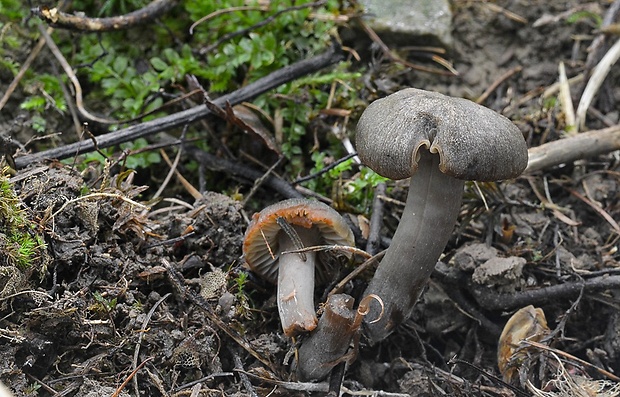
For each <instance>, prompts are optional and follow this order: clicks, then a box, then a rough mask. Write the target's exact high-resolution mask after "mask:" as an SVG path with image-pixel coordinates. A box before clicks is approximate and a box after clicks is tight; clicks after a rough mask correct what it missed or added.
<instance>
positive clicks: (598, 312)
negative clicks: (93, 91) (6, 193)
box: [0, 0, 620, 396]
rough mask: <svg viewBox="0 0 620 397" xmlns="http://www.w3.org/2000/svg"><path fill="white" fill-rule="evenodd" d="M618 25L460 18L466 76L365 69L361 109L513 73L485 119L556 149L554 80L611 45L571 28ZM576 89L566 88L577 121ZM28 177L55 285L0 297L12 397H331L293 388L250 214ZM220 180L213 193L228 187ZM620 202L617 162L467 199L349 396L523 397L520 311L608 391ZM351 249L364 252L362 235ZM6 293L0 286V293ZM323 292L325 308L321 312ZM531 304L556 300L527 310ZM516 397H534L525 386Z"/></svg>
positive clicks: (272, 197)
mask: <svg viewBox="0 0 620 397" xmlns="http://www.w3.org/2000/svg"><path fill="white" fill-rule="evenodd" d="M494 5H497V6H501V7H503V9H504V10H509V11H510V12H512V13H514V14H516V15H518V16H520V17H522V18H525V20H526V21H527V22H526V23H523V22H521V21H518V20H517V19H516V18H515V17H514V16H511V15H509V14H506V13H503V12H502V10H501V9H498V8H497V7H495V6H494ZM609 5H610V3H609V2H607V1H599V2H591V3H584V2H579V1H557V0H554V1H544V2H543V1H498V2H497V3H493V4H490V3H486V2H478V1H457V2H455V4H454V12H455V16H454V38H455V44H454V48H453V50H452V52H451V53H449V54H447V55H446V56H445V57H446V58H448V59H450V60H451V61H452V62H453V65H454V67H455V68H456V69H457V70H458V71H459V73H460V76H458V77H444V76H438V75H434V74H429V73H422V72H415V71H410V70H405V71H403V69H402V68H397V67H395V66H394V64H393V63H391V62H389V61H387V60H386V59H384V58H382V57H381V56H380V55H378V54H373V55H369V58H367V59H364V60H363V62H364V63H368V64H369V65H370V70H369V71H367V72H366V73H367V76H365V78H366V81H367V82H368V83H367V87H366V88H367V89H366V90H365V91H364V92H360V95H361V96H362V98H363V99H364V100H365V101H367V102H371V101H372V100H374V99H376V98H378V97H382V96H385V95H387V94H390V93H392V92H394V91H397V90H398V89H400V88H403V87H407V86H413V87H418V88H424V89H427V90H434V91H438V92H442V93H445V94H449V95H454V96H463V97H468V98H471V99H474V100H475V99H476V98H478V97H479V96H480V95H481V94H482V93H483V92H484V91H485V90H487V88H488V87H490V86H492V84H493V83H494V82H495V81H497V80H498V79H500V77H501V76H502V75H504V73H506V72H509V71H514V73H513V74H512V75H511V76H510V77H508V78H507V79H504V80H502V81H501V83H500V84H498V85H497V87H496V88H495V89H494V90H492V91H491V92H490V93H489V95H488V96H487V98H486V99H485V100H484V101H483V104H485V105H486V106H488V107H490V108H492V109H494V110H496V111H499V112H501V113H503V114H504V115H506V116H507V117H509V118H511V119H512V120H513V121H514V122H515V124H517V126H518V127H519V128H520V129H521V131H522V132H523V133H524V135H525V137H526V141H527V142H528V145H529V146H530V147H534V146H537V145H540V144H542V143H545V142H549V141H554V140H557V139H561V138H562V137H563V128H564V127H565V120H564V116H563V113H562V111H561V109H560V107H559V105H558V104H555V105H553V104H551V105H550V102H549V99H548V98H544V97H543V93H544V90H545V89H546V88H548V87H549V86H551V85H552V84H554V83H555V82H556V81H557V80H558V64H559V62H560V61H562V62H564V63H565V65H566V70H567V75H568V77H569V78H570V77H572V76H576V75H578V74H579V73H581V72H583V71H584V70H586V69H587V68H588V67H592V66H593V65H595V64H596V61H597V60H598V59H600V57H601V56H602V55H604V53H605V51H606V50H607V49H608V48H609V47H610V44H612V43H613V40H615V38H614V37H612V36H610V37H607V40H606V42H605V43H604V45H603V46H602V47H600V48H598V49H594V50H592V51H590V50H589V47H588V46H589V45H590V44H591V43H592V41H593V38H594V37H596V32H595V30H594V26H593V19H591V18H588V17H584V18H582V19H579V20H577V21H574V22H573V21H569V17H570V16H571V15H574V14H575V12H576V11H579V10H587V11H589V12H591V13H592V14H596V15H599V16H605V13H606V11H607V9H608V7H609ZM543 18H544V19H543ZM535 22H538V23H536V24H535ZM534 25H536V26H534ZM359 50H360V51H359V52H360V53H362V54H363V53H365V51H362V50H363V48H360V49H359ZM367 53H368V52H367ZM402 54H405V56H406V53H405V52H403V53H402ZM408 60H409V61H410V62H413V63H417V62H420V63H421V62H426V61H424V60H422V59H418V58H415V57H413V56H412V57H411V58H409V59H408ZM593 60H594V61H593ZM433 66H436V65H433ZM516 68H518V69H516ZM619 76H620V74H619V73H618V72H617V70H613V69H612V73H611V75H610V77H609V78H608V79H607V80H606V82H605V84H604V85H603V87H602V88H601V90H600V92H599V94H598V96H597V98H598V99H597V101H595V103H594V104H593V106H592V107H593V108H594V109H596V110H597V112H593V113H590V116H589V117H588V121H587V127H588V129H599V128H603V127H605V126H606V125H607V124H610V123H611V124H617V122H618V118H619V114H620V113H619V108H618V104H617V101H618V99H620V88H619V87H620V84H619V83H620V81H619ZM2 84H3V86H4V82H3V83H2ZM584 84H585V82H583V81H582V82H576V83H574V84H573V85H572V86H571V87H572V95H573V99H574V101H575V103H577V102H578V100H579V98H580V95H581V91H582V89H583V86H584ZM552 97H555V95H553V96H552ZM4 122H6V121H4ZM39 166H40V165H39ZM34 167H35V166H34V165H33V167H30V168H28V169H26V170H22V171H20V172H19V173H18V174H17V175H16V178H15V181H16V182H15V188H16V191H17V192H18V194H19V195H20V197H21V198H22V199H23V201H24V203H25V204H26V205H27V207H28V208H29V211H30V214H31V216H32V217H33V220H37V221H38V222H40V223H41V224H45V225H46V228H45V230H44V234H45V238H46V243H47V244H48V252H49V255H50V257H49V258H45V261H42V262H45V263H46V264H47V269H46V270H45V271H43V276H41V275H40V273H39V272H33V274H32V275H31V276H30V281H29V287H28V288H24V287H23V288H19V290H22V289H24V290H34V291H36V292H33V293H21V294H17V295H15V296H14V295H13V294H12V293H5V292H6V291H5V292H3V289H2V288H0V292H3V293H4V295H2V296H0V297H1V298H2V300H1V301H0V304H2V306H0V381H2V382H3V383H5V384H7V385H9V386H10V387H11V389H12V390H13V391H14V392H15V393H16V395H18V396H22V395H36V394H38V395H41V396H48V395H49V396H51V395H63V396H109V395H112V394H113V393H114V390H116V389H118V388H119V387H120V385H121V384H122V383H123V382H124V381H125V380H128V379H130V378H131V375H132V371H134V370H136V368H137V367H139V369H138V370H137V371H136V374H135V376H134V377H133V378H131V380H129V382H128V384H127V385H126V386H125V387H124V388H123V391H122V392H121V394H120V395H135V394H136V392H137V391H139V393H140V394H141V395H144V396H151V395H153V396H158V395H170V396H172V395H179V396H180V395H190V393H192V394H191V395H192V396H194V395H196V396H197V395H202V396H207V395H209V396H211V395H213V396H237V395H238V396H247V395H259V396H267V395H269V396H276V395H308V394H311V395H324V394H325V393H326V391H327V388H328V386H327V383H321V384H319V385H318V386H317V385H309V384H307V383H301V382H297V379H296V375H295V370H294V367H295V357H296V356H295V347H296V345H295V343H294V342H293V341H292V340H291V339H290V338H287V337H285V336H284V335H283V333H282V330H281V328H280V325H279V321H278V313H277V308H276V304H275V298H274V292H275V289H274V287H273V286H271V285H269V284H267V283H266V282H264V281H262V280H260V279H259V278H258V277H256V276H255V275H253V274H252V273H247V270H245V268H244V267H243V266H242V265H243V260H242V258H241V245H242V241H243V233H244V231H245V227H246V225H247V222H248V218H249V216H250V215H251V212H252V210H251V209H249V208H244V207H243V206H242V204H241V203H240V202H239V201H235V200H233V198H231V197H230V195H224V194H220V193H216V192H206V193H204V195H203V197H202V198H200V199H197V200H196V201H195V202H190V200H186V199H184V200H183V201H184V202H182V201H181V200H172V201H168V202H165V203H160V204H159V205H157V206H156V207H154V208H156V209H152V210H150V211H148V210H145V209H144V208H143V207H140V206H139V205H136V202H134V201H132V200H138V195H139V194H140V193H141V192H143V191H144V189H146V188H147V185H148V186H151V188H152V190H156V188H157V186H158V185H159V184H160V183H161V178H162V177H161V176H158V175H152V176H144V175H138V176H136V177H135V179H134V176H127V175H125V174H119V173H118V172H116V171H115V170H112V172H111V173H110V174H109V175H106V174H104V175H92V174H91V173H83V174H80V173H78V172H77V171H74V170H72V169H71V168H70V167H67V166H61V165H59V164H55V163H52V164H51V165H49V166H44V167H40V168H34ZM28 172H30V174H27V173H28ZM221 174H222V175H219V174H218V175H215V177H216V178H222V179H223V178H226V176H225V175H224V173H221ZM149 177H152V179H150V180H149V179H148V178H149ZM137 179H140V180H139V181H138V180H137ZM84 185H88V186H91V187H92V186H98V188H96V189H93V190H92V191H91V192H94V193H93V195H92V196H91V198H89V199H81V200H75V201H72V202H71V201H70V200H73V199H76V198H78V197H79V196H80V195H81V189H82V186H84ZM142 185H144V187H141V186H142ZM218 185H219V183H218ZM619 185H620V158H619V157H618V153H617V152H616V153H612V154H608V155H603V156H600V157H597V158H589V159H584V160H581V161H578V162H576V163H574V164H564V165H562V166H557V167H553V168H551V169H546V170H544V171H539V172H536V173H533V174H528V175H523V176H522V177H519V178H517V179H516V180H513V181H508V182H503V183H499V184H497V185H496V184H477V185H476V184H473V183H472V184H468V185H467V186H466V191H465V195H464V201H463V206H462V211H461V215H460V217H459V222H458V225H457V228H456V230H455V233H454V236H453V238H452V239H451V240H450V242H449V244H448V247H447V248H446V250H445V255H444V257H442V259H441V262H440V263H439V264H438V265H437V268H436V271H435V273H434V274H433V277H432V279H431V282H430V283H429V287H428V290H427V291H426V292H425V293H424V295H423V296H422V298H421V300H420V302H419V304H418V305H417V307H416V309H415V312H414V315H413V318H412V319H411V320H409V321H407V322H406V323H405V324H403V325H401V326H400V327H399V328H397V330H396V331H395V332H394V333H393V334H392V335H391V336H390V337H388V338H387V339H386V340H384V341H382V342H381V343H378V344H375V345H373V346H370V345H369V344H368V343H367V342H366V341H365V340H364V338H363V337H362V338H361V341H360V343H359V346H358V348H359V352H358V356H357V359H356V360H354V361H352V362H351V363H350V365H348V366H347V369H346V372H345V375H344V382H343V385H344V386H345V387H346V388H347V389H348V390H350V391H356V393H357V394H355V395H411V396H442V395H467V396H469V395H472V396H510V395H516V394H515V393H517V392H515V391H514V390H511V389H509V388H508V386H507V385H506V384H504V383H502V382H500V381H499V378H501V374H499V371H498V367H497V358H496V357H497V345H498V338H499V336H500V333H501V331H502V329H503V327H504V324H505V323H506V321H507V320H508V317H509V315H510V314H512V313H513V312H514V311H515V310H517V309H519V308H521V307H524V306H527V305H529V304H531V305H534V306H536V307H540V308H542V309H543V310H544V312H545V315H546V320H547V323H548V325H549V328H550V329H551V330H557V331H558V332H557V333H555V334H554V335H553V338H552V340H553V347H554V348H556V349H559V350H561V351H563V352H566V353H569V354H571V355H573V356H576V357H578V358H580V359H582V360H585V361H586V362H588V363H591V364H592V365H596V366H598V367H599V368H602V369H605V370H606V371H609V372H610V373H612V374H616V373H618V372H619V371H620V311H619V308H620V301H618V300H616V299H618V297H617V287H618V283H617V282H615V277H617V274H618V272H619V270H618V269H619V268H620V253H619V252H618V245H619V243H620V230H619V227H618V224H617V222H618V221H619V220H620V204H619V203H620V189H619ZM153 186H154V188H153ZM405 186H406V185H405V184H404V183H400V182H399V183H391V184H390V187H391V188H392V189H390V190H389V196H390V197H391V198H393V199H395V200H400V201H404V198H405V194H406V188H405ZM226 190H227V192H228V193H230V192H231V191H233V190H234V186H229V187H228V188H227V189H226ZM121 197H122V198H121ZM256 197H257V198H258V200H260V201H262V202H264V203H265V204H268V203H272V202H275V201H277V200H278V199H279V196H278V195H277V194H275V193H273V192H271V191H270V190H269V189H268V188H261V189H259V190H258V191H257V192H256ZM67 203H69V204H67ZM384 205H385V207H386V217H385V221H384V227H383V229H382V230H383V234H384V236H385V237H390V236H391V235H392V233H393V231H394V229H395V226H396V223H397V218H398V216H399V212H400V211H401V209H402V207H401V206H399V205H398V203H397V202H395V201H394V200H391V201H386V202H385V203H384ZM246 211H248V212H249V213H248V212H246ZM350 218H351V219H357V217H356V216H354V215H351V216H350ZM429 233H432V230H431V231H429ZM357 236H358V238H357V246H358V247H364V246H365V240H364V238H363V237H362V234H361V233H360V232H359V230H357ZM357 262H358V263H359V262H361V260H358V261H357ZM350 270H351V268H347V270H346V271H344V272H343V274H341V275H340V276H339V278H338V280H339V279H341V278H342V277H344V275H345V273H346V272H348V271H350ZM7 274H9V273H7V272H4V273H3V272H2V269H1V268H0V280H2V277H5V280H6V279H7V278H6V275H7ZM370 276H371V274H365V275H362V276H359V277H357V278H355V279H354V280H353V281H352V282H350V283H348V284H347V286H346V287H345V292H347V293H349V294H351V295H353V296H354V297H356V298H359V294H360V293H361V292H362V291H363V288H364V285H365V284H366V283H367V281H368V277H370ZM180 277H181V278H180ZM245 277H247V280H246V281H245V284H243V287H240V280H242V279H244V278H245ZM8 279H9V280H10V275H9V277H8ZM338 280H336V281H338ZM8 282H9V281H7V283H8ZM599 283H607V284H599ZM330 287H331V286H321V287H319V288H317V290H316V296H317V299H319V298H322V297H324V296H325V295H326V293H327V292H328V291H329V288H330ZM550 287H555V289H554V288H550ZM543 288H549V289H548V290H542V289H543ZM537 290H542V291H548V292H546V293H539V294H531V295H528V292H532V291H537ZM297 342H299V343H303V338H300V339H299V340H297ZM537 357H538V355H537V354H534V353H532V358H530V359H523V360H522V362H521V365H523V366H530V365H531V366H532V368H534V369H532V371H531V372H530V373H529V375H531V380H532V382H533V383H534V385H535V386H536V387H538V388H543V381H548V380H550V379H552V378H553V374H555V372H556V369H557V367H558V365H557V360H555V359H554V358H548V359H547V361H546V362H543V363H542V364H540V363H538V361H536V360H537ZM537 363H538V364H539V366H535V365H536V364H537ZM566 366H567V368H570V370H571V374H577V373H579V374H582V375H584V376H585V375H587V376H589V377H591V378H592V379H594V380H597V379H605V380H617V379H613V378H611V379H610V378H609V377H607V376H606V375H605V374H604V373H601V372H600V371H596V370H592V369H591V368H586V367H585V366H584V365H581V366H578V365H577V364H575V361H574V360H573V361H572V364H571V365H569V364H566ZM538 368H540V370H538ZM525 372H527V371H525ZM514 384H515V385H517V386H518V387H520V388H522V390H525V389H523V385H522V384H521V382H520V381H519V380H518V379H514ZM33 385H37V387H39V389H38V391H37V392H36V393H35V392H33V391H32V389H33ZM196 385H198V386H196ZM558 390H561V388H559V387H557V386H556V388H551V387H550V388H549V389H548V391H549V392H558ZM373 391H380V393H383V394H380V393H379V394H372V393H373ZM56 393H58V394H56ZM390 393H392V394H390ZM524 393H525V394H523V395H532V394H533V392H532V391H531V390H530V391H524ZM558 393H559V392H558ZM557 395H573V394H569V393H567V392H564V393H563V394H562V393H560V394H557ZM574 395H577V394H574ZM597 395H603V394H597ZM606 395H619V394H618V392H616V394H606Z"/></svg>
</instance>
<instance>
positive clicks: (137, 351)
mask: <svg viewBox="0 0 620 397" xmlns="http://www.w3.org/2000/svg"><path fill="white" fill-rule="evenodd" d="M170 295H171V292H168V293H167V294H166V295H164V296H162V297H161V298H160V299H159V300H158V301H157V302H155V304H154V305H153V307H151V310H149V312H148V313H147V315H146V318H145V319H144V321H143V322H142V329H141V332H140V334H139V335H138V342H136V347H135V348H134V351H133V362H132V369H133V371H134V372H135V371H136V370H137V369H138V357H139V356H140V345H141V344H142V339H143V338H144V334H145V333H146V327H147V326H148V324H149V322H150V321H151V317H153V314H155V310H157V308H158V307H159V305H161V304H162V303H163V302H164V301H165V300H166V299H168V297H169V296H170ZM133 388H134V392H135V393H136V396H139V395H140V389H139V388H138V377H137V376H134V377H133Z"/></svg>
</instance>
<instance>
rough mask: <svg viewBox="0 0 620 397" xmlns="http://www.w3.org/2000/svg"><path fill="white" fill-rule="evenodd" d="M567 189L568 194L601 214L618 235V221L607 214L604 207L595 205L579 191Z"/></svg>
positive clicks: (619, 230)
mask: <svg viewBox="0 0 620 397" xmlns="http://www.w3.org/2000/svg"><path fill="white" fill-rule="evenodd" d="M569 191H570V194H572V195H573V196H575V197H577V198H578V199H579V200H581V201H583V202H584V203H586V204H588V205H589V206H590V207H591V208H592V209H593V210H594V211H596V213H597V214H599V215H600V216H602V217H603V219H605V220H606V221H607V223H609V224H610V225H611V227H613V228H614V230H615V231H616V233H617V234H618V235H620V225H618V222H616V220H615V219H614V218H612V217H611V215H609V213H607V212H606V211H605V210H604V209H602V208H601V207H599V206H598V205H596V204H595V203H594V202H592V200H590V199H589V198H587V197H585V196H584V195H582V194H581V193H579V192H577V191H575V190H572V189H569Z"/></svg>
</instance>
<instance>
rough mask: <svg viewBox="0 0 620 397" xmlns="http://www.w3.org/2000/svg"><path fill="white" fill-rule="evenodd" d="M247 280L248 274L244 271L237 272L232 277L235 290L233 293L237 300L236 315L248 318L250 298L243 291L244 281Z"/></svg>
mask: <svg viewBox="0 0 620 397" xmlns="http://www.w3.org/2000/svg"><path fill="white" fill-rule="evenodd" d="M247 280H248V274H247V273H246V272H243V271H241V272H239V273H237V276H236V277H235V278H234V287H233V290H234V291H235V293H234V295H235V298H236V300H237V302H238V304H237V315H239V316H241V317H245V318H249V317H250V315H251V311H250V298H249V296H248V294H247V293H246V291H245V283H246V282H247Z"/></svg>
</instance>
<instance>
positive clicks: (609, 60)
mask: <svg viewBox="0 0 620 397" xmlns="http://www.w3.org/2000/svg"><path fill="white" fill-rule="evenodd" d="M618 58H620V40H618V41H616V43H615V44H614V45H613V46H612V47H611V48H610V49H609V51H607V54H605V56H604V57H603V59H601V61H600V62H599V63H598V65H596V67H595V68H594V70H593V72H592V76H591V77H590V80H589V81H588V84H587V85H586V88H585V89H584V90H583V94H582V95H581V100H580V101H579V106H578V107H577V118H576V120H575V123H576V124H575V125H576V127H577V129H578V130H583V129H584V128H585V126H586V113H587V111H588V108H589V107H590V104H591V103H592V100H593V99H594V96H595V95H596V93H597V92H598V89H599V88H600V87H601V85H602V84H603V81H605V78H606V77H607V75H608V74H609V70H610V69H611V67H612V66H613V65H614V64H615V63H616V61H617V60H618Z"/></svg>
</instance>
